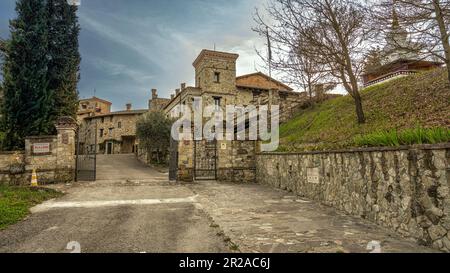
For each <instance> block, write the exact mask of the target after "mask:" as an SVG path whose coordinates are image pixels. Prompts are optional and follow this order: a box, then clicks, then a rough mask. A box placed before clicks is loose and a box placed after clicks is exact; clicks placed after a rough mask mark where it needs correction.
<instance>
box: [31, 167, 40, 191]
mask: <svg viewBox="0 0 450 273" xmlns="http://www.w3.org/2000/svg"><path fill="white" fill-rule="evenodd" d="M31 186H32V187H37V186H39V185H38V180H37V174H36V169H33V174H32V175H31Z"/></svg>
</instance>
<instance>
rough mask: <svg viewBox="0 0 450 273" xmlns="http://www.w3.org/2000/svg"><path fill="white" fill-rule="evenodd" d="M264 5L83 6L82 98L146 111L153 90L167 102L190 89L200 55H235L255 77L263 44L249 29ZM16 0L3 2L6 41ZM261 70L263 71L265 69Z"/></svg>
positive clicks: (89, 0)
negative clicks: (129, 104) (205, 52)
mask: <svg viewBox="0 0 450 273" xmlns="http://www.w3.org/2000/svg"><path fill="white" fill-rule="evenodd" d="M264 3H265V0H151V1H149V0H81V6H80V7H79V12H78V15H79V20H80V25H81V28H82V31H81V35H80V52H81V55H82V58H83V60H82V64H81V81H80V83H79V91H80V97H82V98H86V97H91V96H92V95H93V94H94V89H95V90H96V96H98V97H101V98H104V99H108V100H110V101H112V102H113V109H114V110H120V109H123V108H124V105H125V104H126V103H127V102H132V103H133V107H134V108H146V107H147V101H148V98H149V96H150V90H151V89H152V88H157V89H158V92H159V94H160V96H164V97H169V96H170V94H171V93H173V90H174V89H175V88H178V87H179V85H180V83H181V82H186V83H187V84H188V85H192V84H193V81H194V71H193V67H192V62H193V60H194V59H195V58H196V56H197V55H198V54H199V53H200V51H201V49H203V48H207V49H213V48H214V44H216V49H217V50H220V51H229V52H233V53H238V54H240V58H239V60H238V71H237V73H238V75H242V74H246V73H252V72H255V71H256V69H260V70H262V68H261V66H260V65H261V61H260V60H259V57H258V56H257V55H256V53H255V47H256V48H263V47H264V41H263V39H260V38H259V37H258V36H257V34H256V33H253V32H252V30H251V27H252V26H253V25H254V23H253V19H252V18H253V14H254V13H255V8H261V7H262V6H263V5H264ZM14 7H15V0H1V1H0V36H1V37H8V35H9V34H8V33H9V30H8V20H9V19H11V18H14V17H15V16H16V15H15V11H14ZM263 72H264V71H263Z"/></svg>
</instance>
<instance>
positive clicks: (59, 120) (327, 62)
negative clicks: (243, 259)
mask: <svg viewBox="0 0 450 273" xmlns="http://www.w3.org/2000/svg"><path fill="white" fill-rule="evenodd" d="M13 2H14V1H13ZM37 2H40V1H36V0H19V1H17V3H18V4H17V5H18V6H17V9H19V10H20V9H23V10H21V13H20V14H26V13H27V12H30V11H28V10H27V8H26V7H28V6H27V5H36V6H39V7H40V5H41V4H36V3H37ZM44 2H46V1H44ZM51 2H52V1H49V4H47V5H55V7H56V8H55V9H54V10H53V9H49V10H51V11H54V12H57V11H58V8H61V7H65V8H62V9H61V10H64V12H69V11H71V12H73V14H76V12H77V10H78V8H80V9H81V7H82V5H83V3H82V4H81V6H76V5H75V6H74V5H71V4H66V2H65V1H54V3H53V4H50V3H51ZM275 2H277V3H278V4H280V5H282V4H283V3H284V4H285V5H288V3H285V2H283V1H275ZM288 2H289V1H288ZM316 2H317V3H316V4H311V5H312V6H308V5H307V4H306V3H309V2H308V1H300V0H299V1H293V3H295V4H293V6H292V7H289V8H290V9H292V10H295V9H299V10H303V9H311V14H314V12H317V11H318V10H320V9H323V11H322V12H325V13H330V14H334V13H333V12H335V11H336V10H335V9H330V10H328V9H326V5H321V4H324V3H328V4H329V5H336V7H335V8H336V9H338V8H342V9H343V10H344V11H343V12H344V13H345V12H349V9H350V8H349V7H348V8H349V9H345V5H356V6H352V7H351V8H352V9H354V10H352V11H351V14H357V12H364V11H366V10H364V7H360V6H358V4H354V3H353V2H352V3H353V4H351V1H340V2H339V1H327V0H325V1H316ZM381 2H383V3H381ZM419 2H420V3H423V5H424V6H425V7H424V8H427V9H429V8H431V7H432V6H433V5H431V4H430V5H431V6H429V5H428V4H426V3H425V2H427V1H419ZM432 2H433V1H432ZM442 2H445V1H442ZM19 3H20V5H19ZM58 3H59V4H58ZM408 3H409V1H405V3H403V4H402V3H398V1H380V3H379V6H378V5H377V6H376V8H373V9H374V10H377V12H378V13H377V14H380V16H379V17H380V18H378V17H377V19H378V20H380V21H377V23H376V24H375V23H374V25H380V27H381V25H382V24H381V23H380V22H384V23H385V24H386V25H385V26H384V28H383V29H384V30H383V31H384V32H383V31H382V30H380V29H376V31H378V33H382V34H383V35H382V36H383V38H382V39H381V38H378V40H377V41H379V43H378V44H377V43H374V42H371V43H372V44H373V45H374V46H373V47H372V49H371V50H370V51H367V52H366V54H365V55H364V57H363V58H362V59H358V58H360V56H359V55H358V56H357V57H355V56H353V55H352V54H351V53H348V50H357V46H358V45H354V44H351V43H352V41H355V39H362V38H361V37H360V36H361V35H360V33H358V34H356V33H352V32H351V30H347V31H350V32H349V33H345V35H347V36H352V35H360V36H358V38H351V39H350V40H351V41H347V42H348V44H346V42H345V41H342V40H339V39H338V40H332V39H333V38H329V39H331V40H330V41H329V42H333V43H339V42H340V44H339V46H337V47H336V48H337V49H330V46H329V44H326V42H323V41H324V40H327V39H319V38H317V37H313V36H314V35H310V34H309V33H311V32H310V31H309V30H310V29H308V28H307V27H305V29H303V27H299V26H296V27H295V29H296V31H298V35H299V37H301V38H302V39H303V40H302V43H309V44H308V45H306V44H305V45H303V44H301V43H300V41H298V44H297V45H296V46H299V48H298V49H297V48H294V49H292V50H300V51H301V52H300V53H295V54H298V56H297V55H296V57H295V61H293V62H295V66H293V63H291V62H288V61H286V59H285V58H284V57H283V58H281V57H280V58H277V56H278V55H279V54H281V53H280V50H281V49H282V48H285V47H286V46H287V44H279V43H280V41H283V39H284V38H286V37H291V36H290V34H288V32H289V31H290V30H289V27H288V22H287V21H289V22H292V20H290V19H292V18H290V19H289V18H288V17H289V16H295V13H294V14H285V16H281V17H277V14H278V15H279V13H276V12H275V10H269V11H272V12H271V13H268V14H270V15H271V16H273V18H272V19H273V20H274V21H278V22H280V23H285V24H284V26H285V27H284V28H282V29H277V27H276V26H272V25H266V24H265V23H264V22H263V21H262V19H261V17H259V16H255V18H256V19H255V22H256V23H257V24H258V25H257V27H254V31H255V32H256V33H258V34H260V36H262V39H263V40H265V41H267V43H266V44H264V46H265V47H267V49H266V50H267V53H268V54H267V57H265V56H264V54H261V52H259V51H257V52H254V53H253V54H254V56H253V57H254V58H260V57H261V58H263V59H264V58H265V59H264V61H265V62H266V63H267V65H268V66H265V67H262V68H261V69H256V67H255V69H254V71H253V72H251V73H239V71H242V69H241V68H240V67H242V65H243V64H248V62H245V60H244V58H247V57H248V56H244V57H243V56H241V53H240V52H239V50H233V49H230V48H225V49H223V50H218V49H216V46H214V49H204V48H201V47H199V48H196V49H195V51H196V52H197V53H196V54H197V56H196V58H194V59H192V60H191V62H180V63H179V65H180V66H182V69H183V70H189V69H190V70H191V72H192V75H193V78H192V79H187V78H185V79H181V80H180V81H186V82H191V83H192V84H191V85H192V86H190V85H189V84H187V83H180V84H179V83H177V82H173V80H172V82H170V83H169V84H170V85H173V86H179V87H178V88H176V89H175V90H173V91H170V92H167V90H160V89H159V90H158V89H155V88H154V87H153V86H147V88H146V91H145V94H141V95H145V96H146V97H147V100H148V103H147V102H146V103H145V105H147V106H146V107H145V108H143V109H139V107H136V106H135V105H134V104H133V103H132V102H130V101H128V100H125V99H122V98H119V99H117V98H113V97H109V96H108V95H107V94H108V93H102V94H99V95H97V94H96V95H94V96H92V95H91V96H84V98H80V96H79V95H78V93H77V92H72V93H70V90H72V91H73V90H75V91H76V90H77V89H76V83H77V81H78V80H76V79H75V78H76V77H75V78H74V77H72V76H70V74H68V75H64V74H63V72H61V71H66V70H67V71H69V70H70V69H69V68H70V65H73V63H77V62H78V64H77V65H76V66H75V67H73V66H72V67H71V68H72V69H74V70H73V71H78V70H79V63H80V61H81V59H80V55H79V54H74V53H73V52H74V51H70V50H69V48H67V50H68V52H72V53H70V54H72V55H67V56H64V57H61V56H59V55H57V54H60V52H59V51H57V50H54V51H51V46H50V45H48V46H47V47H45V52H47V54H56V57H55V58H53V57H52V58H50V60H51V61H49V62H48V63H46V64H44V66H45V67H46V69H48V70H49V71H50V70H51V67H52V65H54V66H55V67H56V68H55V70H54V71H53V72H52V73H50V72H49V73H48V74H46V75H47V76H46V77H49V79H48V81H46V83H45V84H44V85H45V86H54V88H55V89H54V90H56V91H54V93H51V94H54V95H52V96H54V97H55V98H56V99H55V102H54V103H53V104H51V106H52V107H51V108H49V109H48V110H45V111H47V112H45V113H44V114H43V111H44V109H46V107H45V105H46V104H45V103H47V104H48V103H50V102H49V101H50V100H51V99H49V98H53V97H52V96H48V97H47V95H45V94H44V93H42V94H41V93H38V94H37V95H35V94H34V93H33V94H31V93H26V92H25V91H23V92H24V93H20V92H21V91H20V90H31V89H32V88H34V87H35V86H37V85H38V84H39V80H38V79H37V78H36V79H35V82H34V85H29V84H28V85H27V84H26V83H24V82H23V78H21V77H22V76H21V75H22V74H20V73H18V74H17V75H16V74H14V73H17V71H18V70H17V68H18V67H26V68H27V69H28V66H26V65H23V64H21V63H20V62H19V61H20V58H19V57H18V56H20V54H19V53H18V52H19V51H17V52H16V51H15V50H16V49H15V47H14V46H15V45H20V43H24V41H25V40H26V38H27V36H26V35H25V36H24V37H22V39H23V40H20V39H19V38H17V37H19V36H18V35H21V32H20V27H19V26H16V25H14V27H11V31H12V34H11V37H10V38H9V40H7V39H5V40H0V42H1V44H0V45H1V47H0V49H1V52H2V55H1V57H2V59H4V62H3V67H2V69H3V70H2V71H3V72H2V73H3V78H2V79H3V80H2V81H3V82H2V85H1V90H0V91H1V92H2V93H1V103H2V109H3V112H2V116H1V117H2V125H1V126H2V127H1V128H2V129H1V130H2V132H1V143H2V146H3V148H2V150H1V151H0V253H234V254H236V253H254V254H258V253H259V254H263V253H336V254H337V253H448V252H450V165H449V163H450V80H449V77H448V64H450V59H449V58H450V56H446V54H444V53H442V54H443V55H442V54H441V55H436V56H435V55H433V54H431V55H430V54H428V55H426V57H424V56H425V55H424V54H425V53H424V52H428V53H429V51H426V50H427V48H426V47H422V45H423V43H421V42H420V41H419V40H418V38H415V36H414V35H413V34H412V33H409V32H408V30H409V29H410V28H412V26H408V25H403V24H406V23H411V20H410V18H409V19H408V18H406V17H404V16H407V15H405V14H406V13H405V14H403V13H402V12H403V11H405V10H407V9H409V8H411V7H410V6H407V5H408ZM445 3H446V2H445ZM66 5H67V6H66ZM303 5H305V6H303ZM339 5H343V6H339ZM402 5H406V6H402ZM411 5H412V4H411ZM442 5H443V7H441V8H442V10H441V12H442V11H445V12H448V14H445V16H449V18H450V7H448V6H447V5H446V4H442ZM271 7H272V8H274V9H275V8H276V7H277V6H271ZM412 7H413V8H415V9H419V8H420V5H419V7H417V6H414V5H413V6H412ZM284 8H286V9H287V8H288V7H284ZM360 8H361V10H359V9H360ZM42 9H43V10H45V9H46V7H45V5H44V6H42ZM269 9H270V8H269ZM290 9H289V10H290ZM382 11H384V12H385V14H384V15H385V17H382V16H381V15H382V14H383V13H382ZM78 12H79V11H78ZM297 12H300V11H298V10H297ZM362 14H363V13H362ZM65 16H66V17H67V18H66V19H65V20H69V19H70V20H74V18H76V16H75V17H70V16H69V15H65ZM361 16H362V15H361ZM443 16H444V15H443ZM445 16H444V17H445ZM25 17H26V16H25ZM344 17H345V16H344ZM350 17H351V18H350ZM14 18H16V17H14ZM51 18H52V17H50V19H49V20H50V21H49V23H48V24H50V23H51ZM80 18H81V17H80ZM345 18H346V20H354V21H351V22H352V23H354V25H359V24H358V22H359V21H358V20H359V19H358V18H357V16H355V18H353V17H352V16H347V17H345ZM349 18H350V19H349ZM445 18H447V17H445ZM25 19H26V18H22V17H20V16H19V17H17V19H14V20H25ZM259 20H260V21H259ZM284 20H287V21H284ZM373 20H375V19H373ZM383 20H384V21H383ZM446 20H448V21H446V22H450V20H449V19H448V18H447V19H446ZM14 22H15V21H14ZM17 22H19V21H17ZM345 23H348V24H350V22H345V20H344V21H339V22H337V21H336V22H335V21H333V22H330V23H329V24H330V25H327V24H326V23H324V24H325V25H323V26H322V25H320V26H315V25H313V26H312V27H315V28H316V29H319V30H320V29H322V28H323V30H324V31H331V30H330V29H333V30H335V31H336V29H340V28H339V27H337V26H336V24H337V25H339V24H345ZM23 24H25V23H23ZM29 24H37V22H29ZM70 24H75V25H76V23H74V21H71V23H70ZM436 24H437V23H436ZM286 26H287V27H286ZM292 27H293V28H294V26H292ZM16 28H17V29H16ZM355 28H357V27H355ZM77 31H80V29H79V28H76V31H74V33H77ZM342 31H345V30H342ZM424 31H425V30H424ZM444 31H445V28H444ZM447 31H448V32H450V30H447ZM271 33H272V34H271ZM338 34H339V33H337V34H336V35H337V37H340V34H339V35H338ZM30 35H31V34H30ZM33 35H34V36H33ZM33 35H31V36H33V37H34V39H35V38H36V37H37V35H38V34H37V33H35V34H33ZM52 35H57V34H54V33H53V34H52ZM65 35H67V34H65ZM284 35H286V36H284ZM316 35H318V36H320V35H321V32H320V31H317V34H316ZM63 36H64V35H63ZM49 37H51V35H50V34H49ZM283 37H284V38H283ZM16 39H17V40H16ZM315 39H319V40H320V41H322V42H323V43H325V44H320V43H319V41H318V40H315ZM362 42H364V41H362ZM362 42H361V43H362ZM439 45H440V44H439V41H437V42H436V44H435V47H434V48H440V46H439ZM231 48H232V47H231ZM342 48H347V49H346V50H343V52H341V51H340V50H341V49H342ZM443 48H444V49H447V48H450V45H449V42H448V36H447V39H446V41H445V42H444V45H443ZM17 50H18V49H17ZM34 50H39V48H35V49H34ZM327 50H330V51H329V52H328V53H329V54H328V53H327ZM444 51H446V50H443V52H444ZM345 52H347V53H345ZM449 52H450V51H449ZM18 54H19V55H18ZM67 54H69V53H67ZM289 54H294V53H292V52H291V53H289ZM346 54H347V55H346ZM22 55H23V56H27V58H32V56H33V53H30V52H26V53H22ZM261 55H262V56H261ZM289 56H291V55H289ZM291 57H292V56H291ZM292 58H294V57H292ZM68 59H70V60H73V62H71V63H70V64H65V65H66V66H67V67H66V68H67V69H65V70H64V69H60V67H62V66H63V62H62V60H68ZM35 61H36V62H38V60H35ZM58 61H61V63H57V62H58ZM357 61H359V62H360V63H358V64H361V67H363V68H362V69H361V70H359V68H358V69H356V68H355V67H356V66H357V65H356V62H357ZM15 62H17V63H15ZM52 62H56V63H55V64H53V63H52ZM348 62H350V63H348ZM351 62H354V63H355V64H354V65H352V64H351ZM58 65H59V66H58ZM191 65H192V66H191ZM36 67H37V66H36V65H34V66H33V65H32V66H29V68H30V69H31V70H32V72H33V73H34V69H35V68H36ZM292 67H294V68H292ZM251 70H252V69H251V68H247V70H245V71H251ZM81 72H83V70H81ZM276 72H279V73H276ZM24 73H26V71H25V72H24ZM58 73H61V74H58ZM64 73H65V72H64ZM77 73H78V72H77ZM55 74H58V77H55V78H52V75H55ZM33 75H34V74H33ZM71 75H73V72H72V74H71ZM81 75H83V74H82V73H81ZM64 77H67V80H65V81H63V82H62V83H58V81H57V79H61V78H64ZM171 78H172V79H174V80H177V79H179V78H180V77H177V76H176V75H174V76H172V77H171ZM289 79H295V80H289ZM300 82H301V83H302V84H300ZM58 84H60V85H58ZM71 84H74V85H71ZM31 86H34V87H31ZM43 88H44V87H43ZM45 88H47V87H45ZM45 88H44V89H45ZM48 88H50V87H48ZM52 88H53V87H52ZM58 88H59V89H58ZM70 88H72V89H70ZM27 92H28V91H27ZM33 92H37V91H33ZM58 92H61V94H62V95H60V96H59V95H58V94H59V93H58ZM64 92H65V93H64ZM17 94H19V95H17ZM28 97H33V99H34V100H33V102H28V101H27V98H28ZM44 97H45V98H46V100H42V103H43V104H41V99H40V98H44ZM199 100H201V101H202V103H203V104H202V105H201V106H200V108H201V113H202V114H201V115H202V116H201V117H200V119H201V121H202V122H203V123H202V124H203V125H201V127H200V128H196V125H195V124H194V121H192V120H191V119H189V120H188V121H185V120H184V119H183V116H184V117H186V115H187V116H188V117H189V118H190V117H191V116H192V117H193V118H194V117H195V115H196V114H195V113H192V114H191V113H188V114H186V112H183V110H182V109H190V110H191V109H198V106H197V105H196V101H199ZM18 103H22V104H23V105H26V107H28V108H23V107H22V106H20V107H19V106H18ZM117 103H121V105H116V104H117ZM38 104H39V107H37V108H36V109H39V111H37V112H33V111H34V110H30V108H33V107H34V105H38ZM62 105H66V106H62ZM230 105H231V106H239V107H242V108H243V109H247V110H248V109H254V110H255V113H256V114H255V120H254V121H255V122H256V123H255V124H253V123H252V120H251V114H250V112H244V113H243V114H242V116H239V115H238V114H236V116H235V115H234V114H233V115H232V117H231V119H232V120H233V121H237V120H239V118H242V120H241V123H239V121H238V122H237V123H236V124H234V123H233V125H232V126H231V132H226V134H225V135H227V134H228V135H231V136H232V137H231V139H229V138H219V137H217V136H218V135H219V134H221V133H222V132H221V131H219V129H218V128H219V127H221V126H222V125H224V127H226V125H228V124H227V123H226V122H225V121H224V120H223V121H222V120H219V121H218V123H217V122H216V123H215V124H214V126H212V131H211V133H212V134H213V135H214V136H215V138H214V139H212V140H209V139H203V138H197V137H195V136H194V134H195V133H196V132H197V131H198V130H200V131H201V133H203V132H206V131H209V129H206V126H207V125H205V124H207V121H208V120H214V118H212V119H210V118H206V116H204V115H203V114H204V113H205V112H207V110H206V109H207V108H208V107H209V106H211V107H213V108H212V109H213V112H214V113H221V114H222V115H223V113H226V112H227V110H228V108H227V107H228V106H230ZM21 107H22V108H21ZM24 107H25V106H24ZM58 107H59V108H58ZM11 109H17V111H11ZM58 109H59V110H58ZM113 109H120V110H113ZM261 109H268V114H267V115H266V117H264V115H263V114H261V113H262V112H260V111H261ZM274 109H276V110H277V111H276V112H275V111H274ZM355 109H356V111H355ZM12 113H15V114H12ZM209 117H211V116H209ZM264 118H267V120H265V122H266V124H264V123H258V122H260V121H261V120H262V121H264ZM22 120H28V121H33V122H32V126H33V127H30V128H28V127H26V126H25V125H23V123H22ZM177 120H178V123H179V124H180V125H183V126H182V130H180V129H179V128H176V129H175V127H174V126H175V125H174V124H177ZM274 120H275V121H277V122H276V123H274V122H273V121H274ZM180 121H181V122H180ZM271 121H272V123H271ZM8 124H9V125H8ZM262 124H263V125H262ZM240 125H242V127H239V126H240ZM30 126H31V125H30ZM252 126H253V127H252ZM278 126H279V128H278ZM254 127H258V129H259V130H260V131H258V132H257V133H256V137H255V138H251V137H250V131H251V130H252V129H255V131H256V128H254ZM261 127H267V130H269V131H272V136H276V140H277V144H278V145H277V147H276V149H274V150H272V151H265V150H263V149H262V148H261V147H262V145H264V144H265V143H267V141H268V139H262V138H261V135H262V134H263V133H261ZM239 128H241V129H243V130H244V134H245V133H247V134H246V135H245V137H244V138H240V137H238V135H239ZM263 129H266V128H263ZM196 130H197V131H196ZM174 132H177V133H181V134H184V135H185V136H188V137H187V138H184V139H176V138H175V137H174V135H173V134H174ZM272 140H273V139H272ZM27 196H31V197H27ZM26 198H31V199H32V200H31V201H30V200H26ZM22 199H23V200H22ZM260 261H261V260H258V262H260ZM263 261H265V260H263ZM183 262H186V264H184V265H180V267H189V266H188V264H189V259H188V260H187V261H184V260H183ZM191 262H192V261H191ZM253 262H255V261H253ZM205 265H208V263H206V264H205ZM265 265H266V266H267V263H265ZM192 266H193V267H196V266H199V264H197V263H196V262H195V261H193V264H192ZM200 267H201V266H200ZM212 267H213V266H212V264H211V265H209V269H211V268H212ZM253 267H257V266H256V265H255V264H254V263H253ZM260 267H264V265H262V266H261V265H260Z"/></svg>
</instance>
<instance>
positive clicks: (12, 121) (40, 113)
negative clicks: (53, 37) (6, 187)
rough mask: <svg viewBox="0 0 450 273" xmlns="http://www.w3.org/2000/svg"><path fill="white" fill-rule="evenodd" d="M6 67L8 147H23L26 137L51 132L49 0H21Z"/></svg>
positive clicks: (12, 28) (5, 93) (13, 23)
mask: <svg viewBox="0 0 450 273" xmlns="http://www.w3.org/2000/svg"><path fill="white" fill-rule="evenodd" d="M16 12H17V18H16V19H14V20H11V21H10V31H11V39H10V41H9V42H8V43H7V45H6V47H7V48H6V52H7V54H6V56H5V63H4V67H3V70H4V71H3V72H4V73H3V77H4V103H3V106H2V110H3V111H2V112H3V117H2V119H3V126H4V130H5V133H6V139H5V143H4V145H5V148H7V149H20V148H23V146H24V138H25V137H26V136H35V135H43V134H50V133H52V132H53V130H54V125H53V122H52V120H51V119H50V115H51V111H52V108H53V107H54V105H53V100H54V97H53V93H52V92H51V91H50V90H49V89H48V80H47V78H48V76H47V74H48V63H49V60H48V55H47V49H48V48H47V45H48V30H47V7H46V1H42V0H18V1H17V3H16Z"/></svg>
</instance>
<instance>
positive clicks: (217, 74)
mask: <svg viewBox="0 0 450 273" xmlns="http://www.w3.org/2000/svg"><path fill="white" fill-rule="evenodd" d="M214 82H215V83H219V82H220V73H219V72H214Z"/></svg>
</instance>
